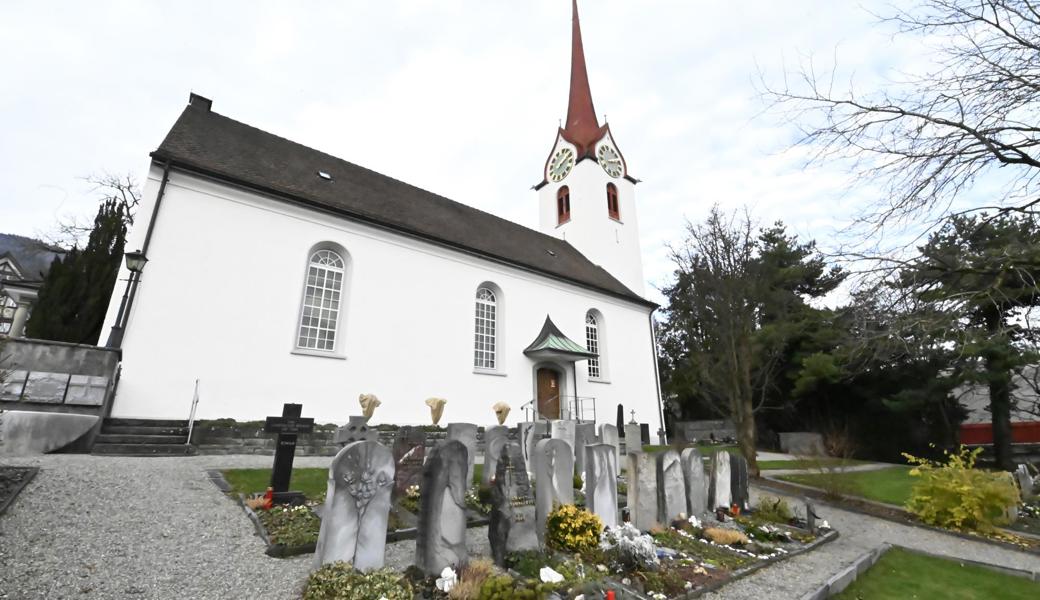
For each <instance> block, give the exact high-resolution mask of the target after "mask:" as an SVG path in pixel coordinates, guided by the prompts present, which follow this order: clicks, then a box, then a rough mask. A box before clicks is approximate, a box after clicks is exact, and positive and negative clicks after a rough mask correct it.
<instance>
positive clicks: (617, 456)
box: [599, 423, 621, 465]
mask: <svg viewBox="0 0 1040 600" xmlns="http://www.w3.org/2000/svg"><path fill="white" fill-rule="evenodd" d="M599 441H600V443H601V444H610V445H611V446H613V447H614V460H615V462H614V464H616V465H620V464H621V438H620V437H619V436H618V428H617V427H615V426H613V425H610V424H609V423H604V424H603V425H600V426H599Z"/></svg>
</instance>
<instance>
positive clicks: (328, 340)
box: [296, 250, 346, 352]
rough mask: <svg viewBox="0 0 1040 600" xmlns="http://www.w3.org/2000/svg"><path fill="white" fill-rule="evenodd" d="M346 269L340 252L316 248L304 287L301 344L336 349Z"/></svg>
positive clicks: (317, 348)
mask: <svg viewBox="0 0 1040 600" xmlns="http://www.w3.org/2000/svg"><path fill="white" fill-rule="evenodd" d="M345 271H346V269H345V265H344V262H343V257H342V256H340V255H339V254H338V253H336V252H334V251H332V250H317V251H315V252H314V253H313V254H311V259H310V262H309V263H308V265H307V283H306V285H305V286H304V289H303V310H301V311H300V331H299V336H298V339H297V342H296V345H297V346H298V347H300V348H305V349H308V350H324V351H327V352H332V351H333V350H335V348H336V331H337V325H338V324H339V317H340V304H341V299H342V296H343V280H344V277H343V276H344V273H345Z"/></svg>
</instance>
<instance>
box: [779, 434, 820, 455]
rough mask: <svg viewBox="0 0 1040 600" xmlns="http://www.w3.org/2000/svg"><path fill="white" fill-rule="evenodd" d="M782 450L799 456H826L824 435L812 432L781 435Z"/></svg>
mask: <svg viewBox="0 0 1040 600" xmlns="http://www.w3.org/2000/svg"><path fill="white" fill-rule="evenodd" d="M780 450H782V451H783V452H787V453H788V454H795V455H798V456H826V455H827V451H826V450H825V449H824V445H823V435H822V434H819V433H813V432H810V431H789V432H787V433H781V434H780Z"/></svg>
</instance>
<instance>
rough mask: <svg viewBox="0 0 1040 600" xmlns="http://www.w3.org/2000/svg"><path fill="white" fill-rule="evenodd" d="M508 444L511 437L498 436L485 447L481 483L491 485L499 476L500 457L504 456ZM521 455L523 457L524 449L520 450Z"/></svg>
mask: <svg viewBox="0 0 1040 600" xmlns="http://www.w3.org/2000/svg"><path fill="white" fill-rule="evenodd" d="M507 444H509V438H504V437H496V438H495V439H493V440H491V443H489V444H488V445H487V447H486V448H484V470H483V471H482V472H481V474H480V483H481V484H483V485H490V484H491V481H492V480H493V479H494V478H495V477H496V476H497V474H498V458H499V457H500V456H502V449H503V448H505V447H506V445H507ZM520 457H521V458H523V451H521V452H520ZM524 468H525V469H526V468H527V466H526V465H525V466H524ZM528 477H530V476H528Z"/></svg>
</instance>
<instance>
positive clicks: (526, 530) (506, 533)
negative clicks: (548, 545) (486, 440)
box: [488, 439, 538, 566]
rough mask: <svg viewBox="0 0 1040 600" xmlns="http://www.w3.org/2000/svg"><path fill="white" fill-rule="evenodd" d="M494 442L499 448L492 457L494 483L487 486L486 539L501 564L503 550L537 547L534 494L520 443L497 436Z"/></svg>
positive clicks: (507, 551) (497, 562)
mask: <svg viewBox="0 0 1040 600" xmlns="http://www.w3.org/2000/svg"><path fill="white" fill-rule="evenodd" d="M495 446H497V447H498V448H499V449H500V450H499V455H498V460H496V461H495V464H496V469H497V470H496V471H495V483H494V485H493V486H492V487H491V497H492V510H491V523H490V525H489V526H488V541H490V542H491V556H492V557H493V558H494V559H495V564H497V565H499V566H503V565H505V558H506V554H508V553H510V552H519V551H522V550H537V549H538V536H537V534H536V532H535V519H536V514H535V506H534V495H533V494H532V493H531V480H530V479H528V477H527V466H526V465H524V455H523V451H522V450H521V449H520V444H518V443H516V442H510V441H508V440H502V439H498V440H495Z"/></svg>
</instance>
